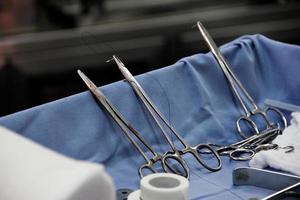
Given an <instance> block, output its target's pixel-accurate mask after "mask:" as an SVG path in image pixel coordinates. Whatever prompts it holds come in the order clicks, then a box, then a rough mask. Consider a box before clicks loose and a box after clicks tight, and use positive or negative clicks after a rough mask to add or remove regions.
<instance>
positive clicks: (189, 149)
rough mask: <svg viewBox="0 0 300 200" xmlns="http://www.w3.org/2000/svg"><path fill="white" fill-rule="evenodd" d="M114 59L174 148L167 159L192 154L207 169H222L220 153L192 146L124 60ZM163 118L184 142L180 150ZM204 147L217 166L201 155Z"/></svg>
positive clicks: (202, 146)
mask: <svg viewBox="0 0 300 200" xmlns="http://www.w3.org/2000/svg"><path fill="white" fill-rule="evenodd" d="M113 59H114V61H115V62H116V64H117V65H118V68H119V70H120V71H121V73H122V74H123V76H124V77H125V79H126V80H127V81H128V83H129V84H130V85H131V87H132V88H133V90H134V91H135V92H136V94H137V95H138V97H139V98H140V99H141V101H142V103H143V104H144V105H145V107H146V109H147V110H148V111H149V113H150V114H151V116H152V118H153V119H154V120H155V122H156V123H157V125H158V126H159V128H160V130H161V132H162V133H163V135H164V137H165V138H166V140H167V142H168V143H169V145H170V146H171V148H172V151H170V152H168V154H167V155H166V160H172V159H175V160H182V162H184V159H183V158H182V156H183V155H184V154H191V155H193V157H194V158H196V160H197V161H198V163H199V164H200V165H202V166H204V167H205V168H206V169H208V170H210V171H213V172H214V171H218V170H220V169H221V167H222V164H221V159H220V157H219V155H218V153H217V152H216V151H215V150H214V149H213V148H212V147H211V146H210V145H207V144H198V145H196V146H190V145H189V144H187V143H186V142H185V141H184V139H183V138H182V137H181V136H180V134H179V133H178V132H177V131H176V130H175V128H174V127H173V126H172V125H171V124H170V123H169V122H168V120H167V119H166V117H165V116H164V115H163V114H162V112H161V111H160V110H159V109H158V108H157V107H156V105H155V104H154V103H153V102H152V100H151V99H150V97H149V96H148V95H147V93H146V92H145V91H144V90H143V88H142V87H141V86H140V84H139V83H138V82H137V80H136V79H135V78H134V76H133V75H132V74H131V73H130V72H129V70H128V69H127V68H126V67H125V65H124V64H123V62H122V61H121V60H120V59H119V58H118V57H117V56H116V55H113ZM156 116H158V117H159V119H161V121H162V122H164V124H165V125H166V126H167V127H168V128H169V130H170V131H171V133H172V134H173V135H174V136H175V137H176V138H177V139H178V140H179V142H180V143H181V144H182V146H183V149H181V150H179V149H178V148H177V147H176V146H175V144H174V143H173V142H172V140H171V138H170V136H169V135H168V134H167V133H166V132H165V131H164V129H163V124H161V123H160V121H159V119H157V117H156ZM202 149H205V150H207V151H209V152H211V153H212V154H213V155H214V158H215V159H216V161H217V164H216V166H210V165H209V164H207V163H206V162H205V161H204V160H203V159H202V158H201V157H202V155H201V154H200V153H199V152H201V150H202Z"/></svg>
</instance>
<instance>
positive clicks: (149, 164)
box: [77, 70, 188, 178]
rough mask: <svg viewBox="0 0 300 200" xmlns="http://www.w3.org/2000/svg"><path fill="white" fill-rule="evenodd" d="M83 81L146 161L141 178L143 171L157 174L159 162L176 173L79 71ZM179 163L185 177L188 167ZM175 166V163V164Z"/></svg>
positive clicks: (139, 171)
mask: <svg viewBox="0 0 300 200" xmlns="http://www.w3.org/2000/svg"><path fill="white" fill-rule="evenodd" d="M77 72H78V74H79V76H80V77H81V79H82V80H83V81H84V83H85V84H86V85H87V87H88V88H89V90H90V91H91V93H92V94H93V95H94V96H95V98H96V99H97V100H98V101H99V102H100V103H101V104H102V105H103V107H104V108H105V109H106V111H107V112H108V113H109V114H110V116H111V117H112V118H113V119H114V120H115V122H116V123H117V124H118V125H119V127H120V128H121V129H122V130H123V132H124V134H125V135H126V136H127V138H128V139H129V140H130V142H131V143H132V144H133V146H134V147H135V148H136V149H137V151H138V152H139V153H140V154H141V155H142V157H143V158H144V159H145V161H146V164H143V165H142V166H140V167H139V169H138V173H139V176H140V177H141V178H142V177H143V171H144V170H150V171H151V172H153V173H157V170H156V169H155V167H154V165H155V163H157V162H160V163H161V165H162V168H163V170H164V171H165V172H168V169H171V171H172V172H174V173H175V172H176V170H174V169H172V168H171V166H170V165H169V164H168V163H166V162H167V161H166V159H167V156H166V154H165V155H161V154H159V153H157V152H155V151H154V149H153V148H152V147H151V146H150V144H148V143H147V142H146V141H145V140H144V139H143V138H142V136H141V135H140V133H139V132H138V131H137V130H135V129H134V128H133V127H132V126H131V125H130V124H129V123H128V122H127V121H126V120H125V118H124V117H123V116H122V115H121V113H120V112H119V111H118V110H117V109H116V107H114V106H113V105H112V103H111V102H110V101H109V100H108V99H107V98H106V97H105V95H104V94H103V93H102V92H101V90H100V89H98V88H97V86H96V85H95V84H94V83H93V82H92V81H91V80H90V79H89V78H88V77H87V76H86V75H85V74H84V73H83V72H81V71H80V70H78V71H77ZM131 134H133V135H134V136H135V137H136V138H137V139H138V140H139V141H140V142H141V143H142V144H143V145H144V146H145V147H146V148H147V149H148V150H149V152H150V153H151V154H152V155H153V157H152V158H148V156H147V155H146V153H145V152H144V151H143V150H142V148H141V147H140V146H139V145H138V143H137V142H136V141H135V140H134V138H133V137H132V136H131ZM175 161H177V162H178V163H179V165H180V166H181V167H182V168H183V170H184V175H185V174H187V173H188V169H187V166H186V165H185V163H183V162H181V160H175ZM173 164H174V163H173Z"/></svg>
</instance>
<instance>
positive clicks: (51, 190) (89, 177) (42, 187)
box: [0, 127, 116, 200]
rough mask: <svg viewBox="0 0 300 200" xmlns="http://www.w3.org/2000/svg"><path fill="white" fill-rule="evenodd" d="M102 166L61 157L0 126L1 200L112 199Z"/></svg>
mask: <svg viewBox="0 0 300 200" xmlns="http://www.w3.org/2000/svg"><path fill="white" fill-rule="evenodd" d="M115 195H116V194H115V188H114V186H113V183H112V180H111V178H110V177H109V176H108V175H107V174H106V173H105V171H104V167H103V166H102V165H99V164H93V163H88V162H83V161H77V160H74V159H71V158H67V157H65V156H62V155H60V154H58V153H56V152H54V151H52V150H49V149H46V148H45V147H43V146H41V145H39V144H36V143H34V142H32V141H31V140H28V139H26V138H24V137H22V136H20V135H18V134H16V133H14V132H12V131H10V130H8V129H6V128H3V127H0V199H1V200H20V199H22V200H115V198H116V197H115Z"/></svg>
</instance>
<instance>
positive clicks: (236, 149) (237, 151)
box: [211, 128, 281, 161]
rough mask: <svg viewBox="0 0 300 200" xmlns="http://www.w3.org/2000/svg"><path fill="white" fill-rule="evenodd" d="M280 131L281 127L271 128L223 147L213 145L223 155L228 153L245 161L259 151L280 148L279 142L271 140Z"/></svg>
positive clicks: (235, 158) (236, 158) (232, 157)
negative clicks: (275, 142)
mask: <svg viewBox="0 0 300 200" xmlns="http://www.w3.org/2000/svg"><path fill="white" fill-rule="evenodd" d="M280 133H281V129H279V128H275V129H269V130H267V131H265V132H263V133H261V134H258V135H257V134H256V135H252V136H251V137H248V138H247V139H244V140H242V141H239V142H236V143H234V144H231V145H227V146H222V147H219V145H215V144H211V145H212V146H217V149H216V151H217V152H218V154H219V155H221V156H224V155H228V156H229V157H230V158H231V159H233V160H239V161H245V160H250V159H251V158H252V157H253V156H254V155H255V154H256V153H257V152H259V151H262V150H270V149H276V148H278V145H277V144H272V143H270V142H271V141H272V140H273V139H275V138H276V137H277V135H278V134H280Z"/></svg>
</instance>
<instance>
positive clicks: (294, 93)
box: [0, 35, 300, 200]
mask: <svg viewBox="0 0 300 200" xmlns="http://www.w3.org/2000/svg"><path fill="white" fill-rule="evenodd" d="M203 45H205V44H203ZM221 51H222V53H223V55H224V56H225V58H226V60H227V61H228V63H229V65H230V66H231V68H232V70H233V71H234V73H235V74H236V75H237V76H238V77H239V79H240V80H241V82H242V83H243V84H244V86H245V87H246V89H247V90H248V92H249V93H250V94H251V95H252V96H253V97H254V99H255V101H256V102H257V103H258V104H259V105H261V106H264V105H263V101H264V100H265V99H266V98H268V99H275V100H280V101H284V102H288V103H294V104H299V102H300V93H299V88H300V79H299V74H300V65H299V63H300V47H298V46H295V45H289V44H284V43H280V42H276V41H272V40H270V39H268V38H266V37H264V36H261V35H253V36H244V37H241V38H238V39H236V40H234V41H232V42H230V43H228V44H226V45H224V46H223V47H222V48H221ZM125 64H126V63H125ZM74 73H76V71H74ZM87 75H89V74H87ZM136 78H137V80H138V82H139V83H140V84H141V86H142V87H143V88H144V90H145V91H146V92H147V93H148V94H149V96H150V98H151V99H152V100H153V101H154V103H155V104H156V105H157V107H158V108H159V109H160V110H161V111H162V112H163V113H164V114H165V115H166V117H167V118H168V119H169V121H170V123H171V124H172V125H173V126H174V127H175V128H176V129H177V130H178V132H179V133H180V134H181V135H182V136H183V137H184V138H185V140H187V142H189V143H190V144H191V145H195V144H198V143H208V142H209V143H211V142H213V143H220V144H228V143H232V142H235V141H237V140H240V139H241V138H240V137H239V135H238V133H237V130H236V125H235V123H236V120H237V118H238V117H239V116H240V115H241V114H242V113H243V110H242V108H241V107H240V105H239V104H238V102H237V100H236V98H235V97H234V96H233V95H232V93H231V91H230V89H229V86H228V84H227V81H226V79H225V77H224V75H223V72H222V71H221V69H220V67H219V66H218V64H217V62H216V61H215V59H214V58H213V56H212V54H211V53H208V54H196V55H193V56H190V57H186V58H183V59H181V60H179V61H178V62H177V63H175V64H173V65H170V66H167V67H164V68H162V69H159V70H156V71H151V72H148V73H145V74H142V75H139V76H137V77H136ZM81 81H82V80H81V79H80V78H79V77H78V82H81ZM82 84H84V83H83V82H82ZM101 90H102V91H103V92H104V93H105V95H106V96H107V97H108V98H109V99H110V100H111V102H112V103H113V104H114V105H115V106H116V107H117V108H118V109H119V110H120V112H121V113H122V114H123V115H124V116H125V117H126V119H128V121H129V122H130V123H131V124H132V126H134V127H135V128H136V129H137V130H138V131H139V132H141V134H142V135H143V136H144V138H145V139H146V140H147V141H149V142H150V143H151V144H152V145H153V146H154V148H155V149H156V150H157V151H160V152H164V151H166V150H168V148H169V146H168V145H167V144H166V143H165V141H164V140H163V139H162V135H161V133H160V132H158V131H157V128H156V126H155V125H154V124H153V123H152V120H151V118H150V117H149V114H148V113H147V112H146V110H145V108H144V107H143V105H142V104H141V102H140V101H139V100H138V99H137V97H136V95H135V94H134V92H133V90H132V89H131V88H130V86H129V84H128V83H126V82H124V81H119V82H116V83H112V84H110V85H107V86H104V87H101ZM0 124H1V125H3V126H5V127H7V128H10V129H12V130H14V131H16V132H18V133H20V134H22V135H24V136H26V137H28V138H30V139H32V140H34V141H36V142H38V143H40V144H43V145H45V146H46V147H49V148H51V149H54V150H56V151H58V152H60V153H62V154H64V155H67V156H71V157H73V158H76V159H81V160H89V161H92V162H98V163H103V164H104V165H105V166H106V167H107V170H108V172H109V173H110V175H111V176H112V177H113V178H114V181H115V184H116V186H117V188H121V187H125V188H132V189H136V188H138V187H139V177H138V174H137V168H138V167H139V166H140V165H141V164H143V162H144V160H143V158H142V157H141V156H140V155H139V154H138V152H137V151H136V150H135V149H134V148H133V147H132V145H131V144H130V142H129V140H128V139H127V138H126V137H125V135H124V134H123V133H122V131H121V129H120V128H119V127H118V126H117V125H116V123H115V122H114V121H113V120H112V119H111V117H110V116H109V115H108V114H107V112H106V111H105V110H104V109H103V108H102V107H101V106H99V105H98V104H97V103H95V100H94V99H93V97H92V95H91V93H90V92H83V93H80V94H77V95H73V96H70V97H67V98H64V99H60V100H58V101H54V102H51V103H48V104H44V105H41V106H38V107H34V108H32V109H29V110H25V111H22V112H19V113H15V114H12V115H9V116H5V117H2V118H0ZM175 143H176V142H175ZM12 145H13V144H12ZM16 148H18V147H16ZM187 159H188V162H189V164H190V166H191V171H192V174H191V189H190V197H191V199H202V198H203V199H221V198H222V199H233V200H234V199H248V198H250V197H257V198H261V197H263V196H266V195H267V194H269V193H270V192H271V191H268V190H263V189H260V188H255V187H249V186H247V187H246V186H243V187H234V186H232V180H231V174H232V170H233V169H234V168H235V167H238V166H246V165H247V162H238V161H231V160H229V159H228V158H225V157H222V160H223V168H222V170H221V171H219V172H215V173H211V172H208V171H207V170H205V169H204V168H203V167H200V166H198V165H197V163H196V162H195V160H193V158H189V157H188V158H187ZM45 173H47V172H45Z"/></svg>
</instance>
